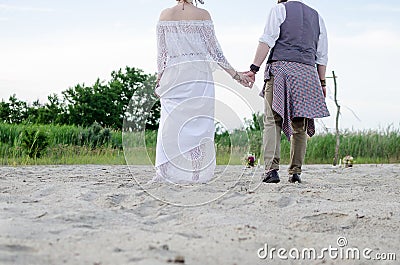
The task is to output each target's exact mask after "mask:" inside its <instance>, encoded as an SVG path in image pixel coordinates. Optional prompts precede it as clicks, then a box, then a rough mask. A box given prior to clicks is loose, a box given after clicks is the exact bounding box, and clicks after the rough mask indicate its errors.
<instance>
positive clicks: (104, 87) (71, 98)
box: [63, 67, 155, 129]
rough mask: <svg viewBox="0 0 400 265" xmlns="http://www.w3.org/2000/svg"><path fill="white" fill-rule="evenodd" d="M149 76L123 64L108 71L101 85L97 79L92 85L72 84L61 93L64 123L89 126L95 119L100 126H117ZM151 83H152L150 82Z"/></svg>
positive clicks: (120, 125)
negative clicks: (107, 77) (107, 75)
mask: <svg viewBox="0 0 400 265" xmlns="http://www.w3.org/2000/svg"><path fill="white" fill-rule="evenodd" d="M153 81H154V83H155V77H154V76H153V75H147V74H144V73H143V71H142V70H139V69H136V68H130V67H126V68H125V71H124V72H123V71H122V70H121V69H120V70H118V71H113V72H112V73H111V80H110V81H109V82H108V83H107V84H105V82H101V81H100V80H99V79H97V81H96V83H95V84H94V85H93V86H92V87H89V86H85V85H84V84H83V85H76V86H75V87H73V88H69V89H68V90H66V91H64V92H63V96H64V101H65V104H66V110H65V113H64V114H63V115H65V117H66V118H65V120H66V122H67V123H68V124H75V125H82V126H90V125H91V124H93V123H94V122H98V123H99V124H100V125H101V126H103V127H112V128H114V129H121V128H122V123H123V117H124V113H125V111H126V109H127V107H128V105H129V102H130V100H131V98H132V96H133V95H134V93H135V92H137V93H141V92H142V91H148V86H149V83H150V82H153ZM153 86H154V85H153Z"/></svg>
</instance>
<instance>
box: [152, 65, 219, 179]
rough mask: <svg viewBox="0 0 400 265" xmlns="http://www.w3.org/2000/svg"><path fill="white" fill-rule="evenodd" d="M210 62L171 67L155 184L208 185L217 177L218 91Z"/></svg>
mask: <svg viewBox="0 0 400 265" xmlns="http://www.w3.org/2000/svg"><path fill="white" fill-rule="evenodd" d="M212 73H213V72H212V67H211V66H210V63H208V62H201V61H199V62H191V63H183V64H178V65H174V66H172V67H169V68H167V69H166V70H165V71H164V73H163V76H162V78H161V81H160V86H159V87H158V88H157V89H156V93H157V94H158V95H159V96H160V100H161V115H160V125H159V130H158V135H157V149H156V164H155V166H156V177H155V179H154V181H167V182H171V183H191V182H200V183H205V182H208V181H210V180H211V179H212V178H213V176H214V170H215V165H216V159H215V147H214V132H215V123H214V109H215V88H214V83H213V77H212V76H213V75H212Z"/></svg>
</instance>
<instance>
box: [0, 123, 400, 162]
mask: <svg viewBox="0 0 400 265" xmlns="http://www.w3.org/2000/svg"><path fill="white" fill-rule="evenodd" d="M156 133H157V132H154V131H147V132H146V135H145V136H143V137H144V138H145V142H146V147H145V146H144V144H140V142H139V145H138V146H137V147H136V146H135V145H134V144H132V145H130V144H129V143H130V142H129V141H127V140H126V139H128V138H125V141H124V143H125V144H126V145H127V147H126V148H125V151H128V152H127V154H128V155H127V157H125V156H124V148H123V136H122V133H121V132H120V131H113V130H110V129H107V128H102V127H101V126H99V125H97V124H94V125H92V126H91V127H88V128H82V127H76V126H56V125H13V124H0V165H11V166H17V165H56V164H112V165H122V164H126V160H125V158H126V159H127V160H128V162H129V163H130V164H143V165H146V164H151V162H152V161H154V157H155V144H156V138H157V137H156V136H157V135H156ZM261 136H262V135H261V132H259V131H249V132H246V131H240V132H239V131H237V132H234V133H232V134H231V135H229V134H227V133H225V134H222V135H217V136H216V148H217V163H218V164H220V165H226V164H231V165H234V164H236V165H237V164H242V163H243V160H242V158H243V157H244V156H245V155H246V154H247V153H248V152H251V153H254V154H256V155H257V156H259V154H260V149H261V144H262V137H261ZM335 143H336V138H335V135H333V134H320V135H316V136H314V137H312V138H311V139H310V140H309V142H308V148H307V155H306V163H307V164H331V163H332V162H333V157H334V150H335ZM140 145H143V146H140ZM135 148H137V149H135ZM289 148H290V143H289V142H288V141H287V140H286V139H285V138H284V137H283V138H282V163H287V162H288V160H289ZM346 155H351V156H353V157H354V159H355V163H359V164H363V163H399V162H400V131H399V130H398V129H391V128H389V129H387V130H385V131H362V132H343V133H342V135H341V146H340V157H341V158H342V157H344V156H346Z"/></svg>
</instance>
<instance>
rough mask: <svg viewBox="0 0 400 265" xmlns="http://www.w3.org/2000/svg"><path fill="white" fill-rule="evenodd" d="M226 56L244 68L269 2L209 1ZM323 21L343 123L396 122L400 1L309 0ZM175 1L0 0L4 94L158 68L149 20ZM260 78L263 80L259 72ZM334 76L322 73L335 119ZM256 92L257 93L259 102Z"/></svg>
mask: <svg viewBox="0 0 400 265" xmlns="http://www.w3.org/2000/svg"><path fill="white" fill-rule="evenodd" d="M205 2H206V3H205V5H204V6H201V7H202V8H205V9H207V10H208V11H209V12H210V13H211V16H212V19H213V21H214V25H215V30H216V35H217V38H218V40H219V42H220V44H221V46H222V49H223V51H224V54H225V56H226V57H227V59H228V60H229V62H230V63H231V64H232V65H233V66H234V67H235V68H236V69H238V70H241V71H245V70H247V69H248V68H249V65H250V64H251V63H252V60H253V57H254V53H255V50H256V47H257V45H258V39H259V37H260V36H261V34H262V32H263V29H264V26H265V22H266V20H267V16H268V14H269V11H270V9H271V8H272V7H273V5H274V4H275V2H276V1H275V0H253V1H228V0H205ZM304 2H305V3H307V4H309V5H310V6H311V7H313V8H314V9H316V10H317V11H319V13H320V14H321V16H322V17H323V18H324V20H325V24H326V27H327V30H328V38H329V64H328V74H327V75H328V76H332V71H335V73H336V75H337V76H338V79H337V82H338V99H339V104H340V105H341V106H342V114H341V117H340V127H341V128H342V129H349V130H368V129H386V128H388V127H389V126H393V127H394V128H399V127H400V115H399V113H400V104H399V99H400V85H399V84H400V82H399V80H398V75H399V74H400V64H399V60H400V1H398V0H386V1H372V0H353V1H349V0H335V1H333V0H330V1H329V0H305V1H304ZM175 3H176V1H174V0H158V1H149V0H114V1H109V0H108V1H105V0H80V1H77V0H68V1H54V0H35V1H32V0H0V99H4V100H8V98H9V96H10V95H12V94H16V96H17V98H19V99H21V100H24V101H28V102H33V101H35V100H36V99H39V100H40V101H41V102H42V103H43V102H45V101H46V99H47V96H48V95H50V94H54V93H56V94H61V92H62V91H64V90H66V89H68V88H69V87H73V86H75V85H76V84H82V83H85V84H87V85H91V84H93V83H94V82H95V81H96V79H97V78H100V80H109V79H110V73H111V72H112V71H114V70H118V69H120V68H125V66H130V67H136V68H140V69H142V70H143V71H144V72H145V73H155V72H156V71H157V64H156V56H157V47H156V37H155V34H156V33H155V27H156V24H157V20H158V17H159V14H160V12H161V10H163V9H164V8H167V7H171V6H173V5H175ZM256 85H257V86H258V88H256V89H259V88H260V87H262V77H261V75H258V80H257V82H256ZM333 87H334V86H333V82H332V79H328V97H327V103H328V108H329V110H330V112H331V117H329V118H325V119H321V120H318V126H319V127H320V128H323V127H327V128H328V129H330V130H333V129H334V127H335V115H336V107H335V105H334V102H333ZM258 100H259V99H255V101H258Z"/></svg>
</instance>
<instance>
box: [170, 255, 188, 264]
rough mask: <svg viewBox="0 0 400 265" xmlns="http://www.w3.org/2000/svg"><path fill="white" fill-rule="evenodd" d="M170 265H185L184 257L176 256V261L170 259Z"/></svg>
mask: <svg viewBox="0 0 400 265" xmlns="http://www.w3.org/2000/svg"><path fill="white" fill-rule="evenodd" d="M167 262H168V263H176V264H185V257H184V256H176V257H175V259H169V260H168V261H167Z"/></svg>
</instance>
